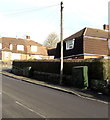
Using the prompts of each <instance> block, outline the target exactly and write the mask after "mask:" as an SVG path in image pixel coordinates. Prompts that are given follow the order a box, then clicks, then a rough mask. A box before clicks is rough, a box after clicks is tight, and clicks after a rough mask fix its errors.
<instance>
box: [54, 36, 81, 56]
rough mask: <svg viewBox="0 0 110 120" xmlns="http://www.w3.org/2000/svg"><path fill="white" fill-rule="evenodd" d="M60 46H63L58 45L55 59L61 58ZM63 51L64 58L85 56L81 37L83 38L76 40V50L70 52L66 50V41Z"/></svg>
mask: <svg viewBox="0 0 110 120" xmlns="http://www.w3.org/2000/svg"><path fill="white" fill-rule="evenodd" d="M72 39H73V38H72ZM60 45H61V44H60V43H58V44H57V48H56V54H55V58H60V49H61V46H60ZM63 49H64V53H63V54H64V57H69V56H74V55H77V54H83V37H82V36H81V37H78V38H75V42H74V48H73V49H70V50H66V41H64V43H63Z"/></svg>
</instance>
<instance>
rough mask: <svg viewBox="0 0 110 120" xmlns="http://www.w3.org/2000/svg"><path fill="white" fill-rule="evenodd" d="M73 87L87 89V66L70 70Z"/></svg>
mask: <svg viewBox="0 0 110 120" xmlns="http://www.w3.org/2000/svg"><path fill="white" fill-rule="evenodd" d="M72 77H73V86H74V87H78V88H87V87H88V66H76V67H73V68H72Z"/></svg>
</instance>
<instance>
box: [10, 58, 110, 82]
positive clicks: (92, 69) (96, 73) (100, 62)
mask: <svg viewBox="0 0 110 120" xmlns="http://www.w3.org/2000/svg"><path fill="white" fill-rule="evenodd" d="M12 66H13V67H17V68H20V69H23V68H24V67H32V70H33V71H39V72H45V73H55V74H60V60H34V61H13V64H12ZM75 66H88V77H89V80H90V79H98V80H106V79H110V69H109V68H110V59H87V60H78V59H73V60H64V71H63V72H64V75H72V68H73V67H75Z"/></svg>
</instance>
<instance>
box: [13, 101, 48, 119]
mask: <svg viewBox="0 0 110 120" xmlns="http://www.w3.org/2000/svg"><path fill="white" fill-rule="evenodd" d="M15 103H16V104H18V105H20V106H22V107H24V108H26V109H27V110H29V111H31V112H33V113H35V114H37V115H39V116H41V117H43V118H46V117H45V116H44V115H42V114H41V113H38V112H36V111H34V110H33V109H31V108H28V107H27V106H25V105H23V104H22V103H20V102H18V101H15Z"/></svg>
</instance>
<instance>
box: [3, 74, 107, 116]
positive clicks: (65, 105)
mask: <svg viewBox="0 0 110 120" xmlns="http://www.w3.org/2000/svg"><path fill="white" fill-rule="evenodd" d="M2 107H3V110H2V117H3V118H107V117H108V105H107V104H104V103H100V102H97V101H92V100H87V99H83V98H80V97H77V96H75V95H72V94H68V93H65V92H61V91H57V90H54V89H51V88H47V87H43V86H39V85H34V84H31V83H27V82H23V81H21V80H17V79H14V78H10V77H8V76H4V75H2Z"/></svg>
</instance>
